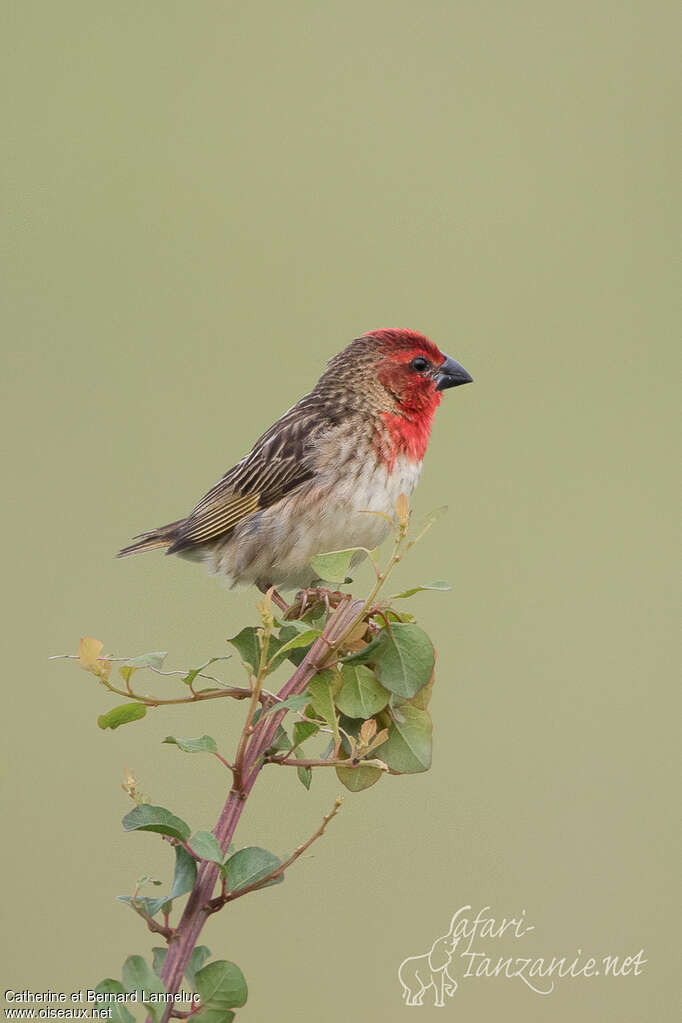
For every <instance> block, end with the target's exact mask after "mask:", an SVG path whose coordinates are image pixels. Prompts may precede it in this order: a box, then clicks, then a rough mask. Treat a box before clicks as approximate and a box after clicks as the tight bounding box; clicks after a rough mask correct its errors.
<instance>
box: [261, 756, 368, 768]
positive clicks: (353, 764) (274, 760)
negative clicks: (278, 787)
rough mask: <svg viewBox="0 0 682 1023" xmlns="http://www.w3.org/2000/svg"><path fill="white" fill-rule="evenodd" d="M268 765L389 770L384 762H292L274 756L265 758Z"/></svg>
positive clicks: (285, 758)
mask: <svg viewBox="0 0 682 1023" xmlns="http://www.w3.org/2000/svg"><path fill="white" fill-rule="evenodd" d="M265 763H266V764H279V765H280V767H348V768H350V769H351V770H352V769H353V768H355V767H378V768H379V769H380V770H381V771H387V770H388V768H387V766H386V764H385V763H384V762H383V760H353V759H352V758H349V759H348V760H339V759H331V758H330V759H329V760H321V759H316V758H312V759H303V760H290V759H289V758H288V757H279V756H272V757H266V758H265Z"/></svg>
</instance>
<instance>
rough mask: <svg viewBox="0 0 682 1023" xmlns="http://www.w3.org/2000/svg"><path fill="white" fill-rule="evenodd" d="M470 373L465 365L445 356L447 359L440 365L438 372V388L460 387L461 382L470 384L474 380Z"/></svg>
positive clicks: (442, 389)
mask: <svg viewBox="0 0 682 1023" xmlns="http://www.w3.org/2000/svg"><path fill="white" fill-rule="evenodd" d="M473 379H474V378H473V377H472V375H471V374H470V373H467V371H466V370H465V368H464V366H460V364H459V363H458V362H455V360H454V359H451V358H450V356H449V355H446V356H445V361H444V362H442V363H441V364H440V366H439V367H438V372H437V374H436V390H437V391H444V390H445V389H446V388H447V387H459V386H460V385H461V384H470V383H471V382H472V381H473Z"/></svg>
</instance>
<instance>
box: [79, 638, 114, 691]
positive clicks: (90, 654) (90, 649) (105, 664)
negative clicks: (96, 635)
mask: <svg viewBox="0 0 682 1023" xmlns="http://www.w3.org/2000/svg"><path fill="white" fill-rule="evenodd" d="M103 646H104V644H103V643H102V642H101V641H100V640H99V639H93V638H92V636H83V638H82V639H81V641H80V643H79V644H78V663H79V665H80V666H81V668H83V670H84V671H91V672H92V674H93V675H97V677H98V678H101V679H104V681H106V680H107V679H108V678H109V672H110V671H111V661H106V660H104V659H103V658H101V657H100V654H101V653H102V647H103Z"/></svg>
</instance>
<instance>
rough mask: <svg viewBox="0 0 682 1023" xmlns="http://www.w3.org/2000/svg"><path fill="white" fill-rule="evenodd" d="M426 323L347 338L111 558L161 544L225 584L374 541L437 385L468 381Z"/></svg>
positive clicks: (402, 483) (266, 576)
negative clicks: (213, 479)
mask: <svg viewBox="0 0 682 1023" xmlns="http://www.w3.org/2000/svg"><path fill="white" fill-rule="evenodd" d="M471 380H472V377H471V376H470V375H469V374H468V373H467V371H466V370H465V369H464V367H463V366H460V364H459V363H458V362H455V360H454V359H451V358H450V357H449V356H447V355H443V353H442V352H441V351H440V350H439V349H438V348H437V347H436V345H435V344H434V343H433V342H432V341H430V340H429V339H428V338H427V337H424V335H423V334H418V333H416V332H415V331H412V330H401V329H397V328H392V329H388V330H375V331H373V332H372V333H370V334H364V335H363V336H362V337H359V338H357V339H356V340H355V341H352V342H351V343H350V344H349V345H348V347H347V348H344V350H343V351H342V352H339V354H338V355H335V356H334V358H333V359H331V360H330V361H329V364H328V367H327V369H326V370H325V372H324V373H323V374H322V376H321V377H320V379H319V380H318V382H317V384H316V385H315V387H314V388H313V390H312V391H311V392H310V394H306V396H305V397H304V398H301V400H300V401H299V402H297V403H296V405H294V406H293V408H290V409H289V411H288V412H285V413H284V415H283V416H282V417H281V419H278V420H277V422H276V423H275V424H274V425H273V426H271V427H270V429H269V430H268V431H267V432H266V433H264V434H263V436H262V437H260V439H259V440H257V441H256V443H255V444H254V446H253V448H252V449H251V451H250V452H249V453H248V455H245V456H244V458H242V459H241V460H240V461H239V462H237V464H236V465H235V466H234V467H233V468H232V469H230V470H228V472H226V473H225V475H224V476H223V478H222V479H221V480H219V481H218V483H216V485H215V486H214V487H213V488H212V489H211V490H209V492H208V493H207V494H206V495H205V497H203V498H202V499H201V501H199V504H198V505H197V506H196V508H195V509H194V511H192V512H191V513H190V514H189V515H188V516H187V518H185V519H178V521H177V522H171V523H169V524H168V525H167V526H160V527H159V528H158V529H153V530H151V531H150V532H149V533H142V534H141V535H140V536H139V537H138V538H136V540H135V542H134V543H132V544H131V545H130V546H129V547H124V549H123V550H122V551H120V553H119V557H125V556H126V555H128V554H137V553H138V552H139V551H147V550H151V549H152V548H155V547H165V548H166V554H179V555H180V556H181V557H185V558H189V559H191V560H193V561H200V562H203V564H204V565H205V566H206V568H207V569H208V571H209V572H211V573H213V574H215V575H218V576H222V577H224V578H226V579H227V580H228V582H229V584H230V585H231V586H234V585H236V584H238V583H255V584H256V585H257V586H258V587H259V588H260V589H261V590H263V591H265V590H267V589H268V588H269V587H270V586H279V587H282V588H284V589H293V588H295V587H305V586H308V585H310V583H311V582H312V581H313V579H314V578H315V573H314V572H313V569H312V568H311V567H310V559H311V558H312V557H314V556H315V555H316V554H323V553H325V552H327V551H335V550H346V549H348V548H349V547H367V548H370V549H372V548H374V547H377V546H378V545H379V544H380V543H381V541H382V540H383V539H384V538H385V536H386V534H387V532H388V530H389V528H390V527H389V525H388V523H387V522H386V520H385V519H384V518H382V517H381V516H380V515H367V514H365V513H366V512H368V511H370V512H371V511H375V512H383V513H384V514H385V515H388V516H393V513H394V509H395V504H396V500H397V499H398V497H399V495H400V494H405V495H406V496H408V497H409V496H410V494H411V493H412V491H413V490H414V488H415V486H416V485H417V481H418V479H419V476H420V474H421V469H422V460H423V458H424V454H425V452H426V447H427V444H428V442H429V435H430V433H431V423H432V420H433V414H434V412H435V411H436V408H437V407H438V405H440V401H441V391H443V390H445V389H446V388H448V387H458V386H459V385H460V384H467V383H470V382H471Z"/></svg>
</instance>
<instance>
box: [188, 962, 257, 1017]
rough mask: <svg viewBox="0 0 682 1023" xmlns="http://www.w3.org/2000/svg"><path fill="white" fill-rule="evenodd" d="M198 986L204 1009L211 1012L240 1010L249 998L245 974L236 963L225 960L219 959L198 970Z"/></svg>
mask: <svg viewBox="0 0 682 1023" xmlns="http://www.w3.org/2000/svg"><path fill="white" fill-rule="evenodd" d="M196 984H197V992H198V994H199V995H200V996H201V1002H202V1007H205V1008H210V1009H211V1010H215V1011H221V1012H225V1011H226V1010H227V1009H239V1008H240V1007H241V1006H242V1005H244V1004H245V1003H246V999H247V997H248V989H247V987H246V980H245V979H244V974H243V973H242V971H241V970H240V969H239V967H238V966H236V965H235V963H228V962H225V960H221V959H218V960H216V962H214V963H209V964H208V966H204V967H203V968H202V969H201V970H198V971H197V975H196Z"/></svg>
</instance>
